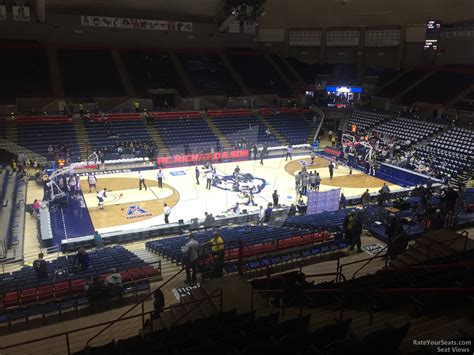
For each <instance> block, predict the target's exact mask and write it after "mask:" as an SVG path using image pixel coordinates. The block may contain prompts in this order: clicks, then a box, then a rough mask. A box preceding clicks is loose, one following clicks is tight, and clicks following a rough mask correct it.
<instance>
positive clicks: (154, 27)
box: [81, 16, 193, 32]
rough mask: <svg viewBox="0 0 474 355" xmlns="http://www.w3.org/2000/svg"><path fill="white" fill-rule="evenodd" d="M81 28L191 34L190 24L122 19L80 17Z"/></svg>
mask: <svg viewBox="0 0 474 355" xmlns="http://www.w3.org/2000/svg"><path fill="white" fill-rule="evenodd" d="M81 26H84V27H102V28H123V29H129V30H151V31H178V32H193V24H192V23H191V22H181V21H177V22H174V21H160V20H147V19H136V18H123V17H106V16H81Z"/></svg>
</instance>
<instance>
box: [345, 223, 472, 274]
mask: <svg viewBox="0 0 474 355" xmlns="http://www.w3.org/2000/svg"><path fill="white" fill-rule="evenodd" d="M461 238H465V243H464V249H463V252H465V251H466V247H467V239H468V234H467V231H463V232H462V233H461V234H459V235H457V236H456V237H454V238H452V239H446V240H443V241H435V242H433V243H430V244H425V245H422V246H419V247H414V248H410V249H408V250H418V249H423V248H426V247H428V251H429V250H430V248H429V247H431V246H433V245H440V244H444V245H446V242H450V243H449V244H447V245H446V246H448V247H449V246H451V245H452V244H453V243H454V242H455V241H456V240H458V239H461ZM388 247H389V245H388V244H387V245H386V246H385V247H384V248H383V249H382V250H380V251H379V252H377V254H376V255H374V256H372V257H370V258H367V259H362V260H356V261H352V262H350V263H346V264H342V265H341V266H340V272H341V273H342V268H343V267H344V266H348V265H354V264H358V263H361V262H364V261H367V262H366V263H365V264H364V265H362V267H360V268H359V269H358V270H357V271H355V272H354V274H353V275H352V278H355V276H356V275H357V274H358V273H359V272H360V271H361V270H362V269H363V268H365V267H366V266H367V265H368V264H370V263H371V262H372V260H374V259H376V258H382V257H386V256H387V253H385V254H384V255H380V254H381V253H382V252H383V251H384V250H387V248H388Z"/></svg>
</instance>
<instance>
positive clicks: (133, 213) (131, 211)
mask: <svg viewBox="0 0 474 355" xmlns="http://www.w3.org/2000/svg"><path fill="white" fill-rule="evenodd" d="M149 216H151V213H150V212H148V211H147V210H146V209H144V208H142V207H140V206H128V207H127V212H126V213H125V217H126V218H127V219H132V218H140V217H149Z"/></svg>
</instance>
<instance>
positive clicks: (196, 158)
mask: <svg viewBox="0 0 474 355" xmlns="http://www.w3.org/2000/svg"><path fill="white" fill-rule="evenodd" d="M248 157H249V151H248V149H244V150H231V151H224V152H215V153H201V154H177V155H171V156H165V157H157V158H156V163H157V165H158V166H160V165H162V164H163V165H165V166H166V165H168V164H184V163H199V162H211V161H213V162H215V161H219V160H225V159H230V160H232V159H242V158H248Z"/></svg>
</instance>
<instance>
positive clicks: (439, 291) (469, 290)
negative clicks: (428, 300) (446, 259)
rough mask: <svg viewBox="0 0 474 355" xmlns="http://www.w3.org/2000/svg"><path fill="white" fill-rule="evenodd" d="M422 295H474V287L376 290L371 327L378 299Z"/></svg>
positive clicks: (370, 318)
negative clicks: (383, 296)
mask: <svg viewBox="0 0 474 355" xmlns="http://www.w3.org/2000/svg"><path fill="white" fill-rule="evenodd" d="M420 294H436V295H474V287H453V288H442V287H426V288H384V289H374V290H373V291H372V295H371V297H370V300H369V325H372V324H373V320H374V311H375V301H376V299H377V297H380V296H382V295H394V296H397V295H420Z"/></svg>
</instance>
